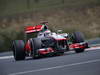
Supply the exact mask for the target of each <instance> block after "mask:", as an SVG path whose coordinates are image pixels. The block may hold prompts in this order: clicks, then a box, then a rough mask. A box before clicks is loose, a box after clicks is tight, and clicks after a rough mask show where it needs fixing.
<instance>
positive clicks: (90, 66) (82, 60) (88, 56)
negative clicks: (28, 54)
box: [0, 49, 100, 75]
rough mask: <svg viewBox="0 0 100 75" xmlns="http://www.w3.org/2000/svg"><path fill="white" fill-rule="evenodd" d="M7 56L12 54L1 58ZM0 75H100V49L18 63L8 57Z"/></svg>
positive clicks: (0, 68) (1, 62)
mask: <svg viewBox="0 0 100 75" xmlns="http://www.w3.org/2000/svg"><path fill="white" fill-rule="evenodd" d="M5 55H8V56H9V55H12V53H9V52H8V53H3V54H0V57H5ZM0 75H100V49H97V50H96V49H94V50H87V51H85V52H83V53H78V54H77V53H75V52H66V53H65V54H64V55H63V56H56V57H46V58H41V59H35V60H34V59H31V58H28V59H26V60H24V61H17V62H16V61H15V60H14V58H13V57H9V58H7V57H6V58H3V59H0Z"/></svg>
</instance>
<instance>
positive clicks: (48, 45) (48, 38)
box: [12, 23, 88, 60]
mask: <svg viewBox="0 0 100 75" xmlns="http://www.w3.org/2000/svg"><path fill="white" fill-rule="evenodd" d="M25 34H26V39H25V40H24V41H23V40H14V41H13V42H12V50H13V55H14V58H15V60H24V59H25V57H27V56H30V57H32V58H39V57H41V56H46V55H63V54H64V52H67V51H70V50H75V52H76V53H80V52H84V50H85V48H87V47H88V44H87V43H86V42H85V41H84V36H83V34H82V33H81V32H74V33H72V34H69V33H62V32H61V30H58V31H57V32H51V31H50V30H49V29H48V26H47V25H46V23H42V24H39V25H36V26H27V27H26V28H25Z"/></svg>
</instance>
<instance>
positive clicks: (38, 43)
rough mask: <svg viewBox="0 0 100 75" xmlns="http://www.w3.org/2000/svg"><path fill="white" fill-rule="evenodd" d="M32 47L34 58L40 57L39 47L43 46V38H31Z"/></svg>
mask: <svg viewBox="0 0 100 75" xmlns="http://www.w3.org/2000/svg"><path fill="white" fill-rule="evenodd" d="M30 43H31V48H32V57H33V59H36V58H39V54H38V49H40V48H42V47H41V39H39V38H32V39H30Z"/></svg>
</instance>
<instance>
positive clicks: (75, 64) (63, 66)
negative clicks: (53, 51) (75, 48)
mask: <svg viewBox="0 0 100 75" xmlns="http://www.w3.org/2000/svg"><path fill="white" fill-rule="evenodd" d="M95 62H100V59H96V60H89V61H84V62H79V63H72V64H68V65H61V66H55V67H49V68H41V69H36V70H29V71H23V72H17V73H12V74H9V75H21V74H23V75H24V74H28V73H34V72H42V71H48V70H52V69H60V68H65V67H71V66H77V65H83V64H88V63H95Z"/></svg>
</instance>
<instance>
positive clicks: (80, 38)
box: [73, 32, 84, 43]
mask: <svg viewBox="0 0 100 75" xmlns="http://www.w3.org/2000/svg"><path fill="white" fill-rule="evenodd" d="M81 42H84V35H83V33H81V32H74V33H73V43H81Z"/></svg>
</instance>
